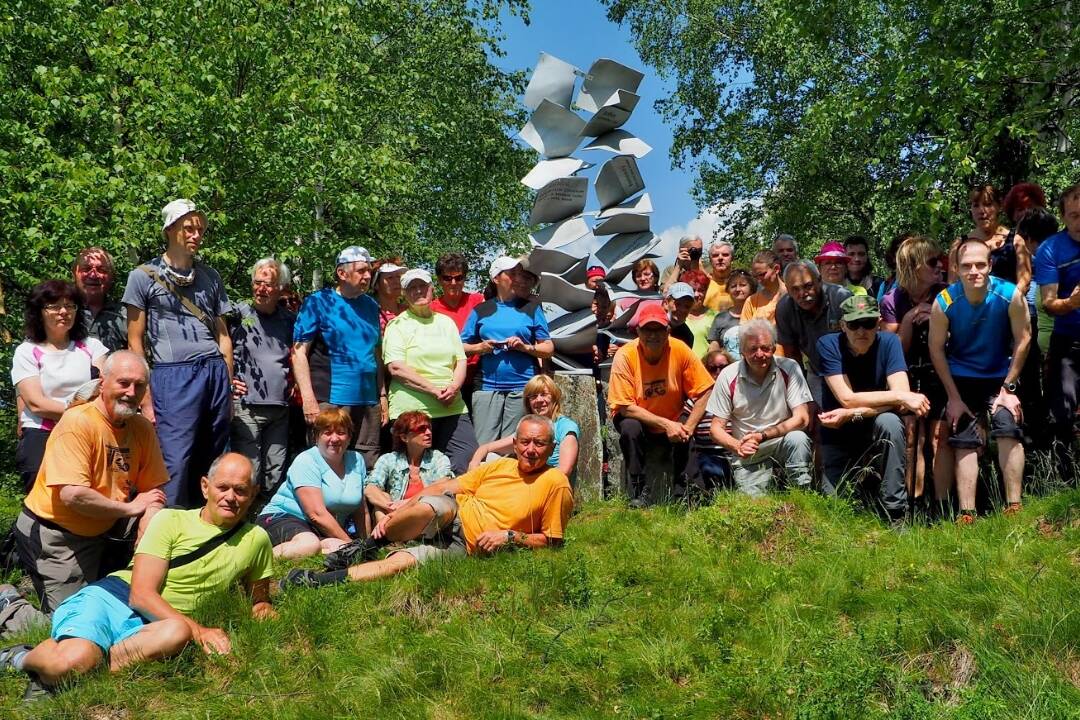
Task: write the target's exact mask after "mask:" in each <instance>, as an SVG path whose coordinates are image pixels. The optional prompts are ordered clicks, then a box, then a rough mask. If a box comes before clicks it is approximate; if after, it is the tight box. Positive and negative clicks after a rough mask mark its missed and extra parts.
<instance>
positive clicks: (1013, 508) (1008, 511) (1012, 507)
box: [1001, 502, 1024, 516]
mask: <svg viewBox="0 0 1080 720" xmlns="http://www.w3.org/2000/svg"><path fill="white" fill-rule="evenodd" d="M1023 509H1024V505H1023V504H1022V503H1018V502H1014V503H1009V506H1008V507H1007V508H1005V509H1004V510H1002V511H1001V514H1002V515H1005V516H1009V515H1016V514H1017V513H1019V512H1020V511H1021V510H1023Z"/></svg>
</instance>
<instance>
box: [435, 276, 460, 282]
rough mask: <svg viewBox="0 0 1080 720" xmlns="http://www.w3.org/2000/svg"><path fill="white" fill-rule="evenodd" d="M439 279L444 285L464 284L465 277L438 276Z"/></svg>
mask: <svg viewBox="0 0 1080 720" xmlns="http://www.w3.org/2000/svg"><path fill="white" fill-rule="evenodd" d="M439 279H440V280H442V281H443V282H445V283H451V282H453V283H458V282H465V276H464V275H440V276H439Z"/></svg>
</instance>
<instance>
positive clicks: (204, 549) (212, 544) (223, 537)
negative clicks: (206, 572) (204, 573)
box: [169, 522, 247, 570]
mask: <svg viewBox="0 0 1080 720" xmlns="http://www.w3.org/2000/svg"><path fill="white" fill-rule="evenodd" d="M245 525H247V523H246V522H238V523H236V524H235V525H233V526H232V527H231V528H229V529H228V530H226V531H225V532H223V533H221V534H220V535H215V536H214V537H212V538H210V539H209V540H207V541H206V542H204V543H203V544H202V545H200V546H199V547H197V548H195V549H194V550H192V551H191V552H188V553H184V554H183V555H180V556H179V557H174V558H172V559H171V560H169V570H175V569H176V568H178V567H183V566H184V565H187V564H189V563H193V562H195V561H196V560H198V559H199V558H201V557H205V556H206V555H207V554H209V553H211V552H213V551H214V550H216V549H218V548H219V547H221V546H222V545H224V544H225V543H227V542H229V539H230V538H232V536H233V535H236V533H238V532H239V531H240V528H242V527H244V526H245Z"/></svg>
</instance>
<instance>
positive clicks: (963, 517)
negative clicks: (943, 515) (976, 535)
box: [956, 510, 975, 525]
mask: <svg viewBox="0 0 1080 720" xmlns="http://www.w3.org/2000/svg"><path fill="white" fill-rule="evenodd" d="M956 524H957V525H974V524H975V513H973V512H971V511H970V510H967V511H964V510H961V511H960V514H959V515H957V516H956Z"/></svg>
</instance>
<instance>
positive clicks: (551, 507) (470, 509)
mask: <svg viewBox="0 0 1080 720" xmlns="http://www.w3.org/2000/svg"><path fill="white" fill-rule="evenodd" d="M458 482H459V483H460V487H461V491H460V492H459V493H458V494H457V503H458V518H459V519H460V520H461V530H462V533H463V534H464V535H465V546H466V550H467V551H468V553H469V554H470V555H471V554H472V553H473V552H474V551H475V550H476V539H477V538H478V537H480V535H481V533H484V532H486V531H488V530H502V531H506V530H514V531H515V532H523V533H538V532H541V533H544V535H546V536H548V537H549V538H552V539H557V540H561V539H562V536H563V531H564V529H565V528H566V523H567V521H569V520H570V511H571V510H573V509H574V492H573V490H571V489H570V481H569V480H568V479H567V478H566V475H564V474H563V472H562V471H561V470H559V469H558V468H552V467H545V468H544V469H543V470H541V471H540V472H537V473H533V474H532V475H522V474H521V472H520V471H519V470H518V461H517V458H502V459H501V460H495V461H493V462H489V463H484V464H483V465H481V466H480V467H478V468H476V469H475V470H470V471H469V472H467V473H465V474H464V475H462V476H461V477H459V478H458Z"/></svg>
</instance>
